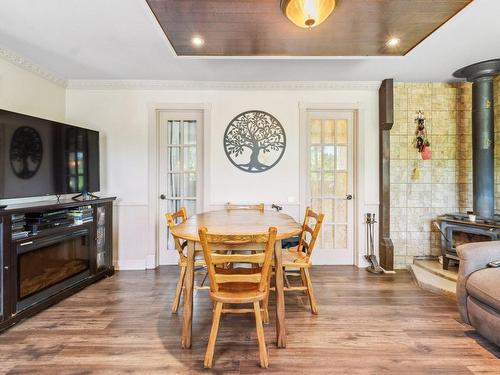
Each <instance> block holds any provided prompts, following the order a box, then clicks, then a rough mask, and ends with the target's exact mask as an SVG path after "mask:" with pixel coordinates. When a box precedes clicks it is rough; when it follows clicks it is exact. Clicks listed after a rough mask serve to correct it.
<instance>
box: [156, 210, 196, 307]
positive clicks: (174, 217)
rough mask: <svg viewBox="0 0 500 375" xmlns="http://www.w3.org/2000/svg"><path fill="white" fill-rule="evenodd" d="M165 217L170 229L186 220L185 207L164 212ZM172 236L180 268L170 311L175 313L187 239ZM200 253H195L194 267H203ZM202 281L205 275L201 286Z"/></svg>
mask: <svg viewBox="0 0 500 375" xmlns="http://www.w3.org/2000/svg"><path fill="white" fill-rule="evenodd" d="M165 217H166V219H167V224H168V227H169V228H170V229H172V228H173V227H175V226H176V225H178V224H180V223H183V222H185V221H186V220H187V213H186V209H185V208H184V207H181V209H180V210H179V211H177V212H174V213H167V214H165ZM172 237H173V239H174V244H175V249H176V250H177V252H178V253H179V263H178V265H179V267H180V268H181V271H180V273H179V280H178V281H177V287H176V288H175V296H174V301H173V302H172V313H174V314H175V313H177V309H178V308H179V302H180V300H181V293H182V289H183V287H184V280H185V278H186V269H187V256H186V255H185V254H184V249H185V248H186V246H187V241H182V242H181V240H180V239H179V238H178V237H176V236H174V235H172ZM197 255H198V256H197ZM200 255H201V252H200V251H198V252H197V253H195V262H194V266H195V268H196V267H205V260H204V259H203V256H201V257H200ZM205 275H206V274H205ZM204 281H205V277H204V278H203V281H202V283H201V286H202V287H203V283H204Z"/></svg>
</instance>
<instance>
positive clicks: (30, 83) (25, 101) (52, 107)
mask: <svg viewBox="0 0 500 375" xmlns="http://www.w3.org/2000/svg"><path fill="white" fill-rule="evenodd" d="M65 95H66V89H65V88H64V87H62V86H59V85H56V84H55V83H52V82H50V81H47V80H46V79H43V78H41V77H40V76H38V75H35V74H33V73H31V72H28V71H26V70H24V69H21V68H19V67H17V66H15V65H13V64H11V63H9V62H7V61H5V60H3V59H0V108H2V109H6V110H9V111H13V112H21V113H25V114H28V115H31V116H36V117H43V118H47V119H50V120H55V121H61V122H64V120H65V112H66V107H65Z"/></svg>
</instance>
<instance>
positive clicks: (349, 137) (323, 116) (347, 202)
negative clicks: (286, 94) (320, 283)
mask: <svg viewBox="0 0 500 375" xmlns="http://www.w3.org/2000/svg"><path fill="white" fill-rule="evenodd" d="M306 121H307V132H306V134H307V135H306V138H307V151H306V155H307V161H306V164H307V168H306V170H307V177H306V180H307V182H306V203H307V205H309V206H310V207H312V209H313V210H314V211H316V212H323V213H324V214H325V218H324V220H323V225H322V228H321V231H320V234H319V238H318V240H317V242H316V248H315V250H314V253H313V259H314V260H315V261H317V262H318V263H320V262H321V263H328V264H354V237H353V235H354V228H353V223H354V220H353V215H354V203H353V202H354V199H355V196H354V193H353V192H354V150H353V136H354V131H353V130H354V129H353V122H354V114H353V112H352V111H333V110H332V111H314V110H310V111H308V112H307V120H306Z"/></svg>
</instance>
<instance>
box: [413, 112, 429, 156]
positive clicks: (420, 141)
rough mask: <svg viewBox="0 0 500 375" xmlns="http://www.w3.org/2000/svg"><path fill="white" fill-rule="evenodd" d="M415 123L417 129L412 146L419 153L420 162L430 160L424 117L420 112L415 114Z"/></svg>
mask: <svg viewBox="0 0 500 375" xmlns="http://www.w3.org/2000/svg"><path fill="white" fill-rule="evenodd" d="M415 123H416V124H417V128H416V129H415V139H414V140H413V145H414V146H415V148H416V149H417V151H418V152H419V153H420V156H421V157H422V160H430V159H431V158H432V150H431V143H430V142H429V139H428V138H427V132H426V129H425V117H424V113H423V112H422V111H418V112H417V116H416V117H415Z"/></svg>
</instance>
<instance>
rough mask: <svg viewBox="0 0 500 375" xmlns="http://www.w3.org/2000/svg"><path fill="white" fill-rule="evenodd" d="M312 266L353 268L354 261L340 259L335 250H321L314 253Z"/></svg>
mask: <svg viewBox="0 0 500 375" xmlns="http://www.w3.org/2000/svg"><path fill="white" fill-rule="evenodd" d="M312 264H313V265H317V266H352V265H353V263H352V260H346V259H339V258H338V257H337V256H336V254H335V251H334V250H319V251H315V252H313V253H312Z"/></svg>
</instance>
